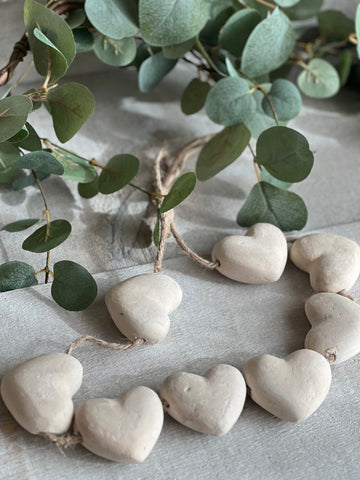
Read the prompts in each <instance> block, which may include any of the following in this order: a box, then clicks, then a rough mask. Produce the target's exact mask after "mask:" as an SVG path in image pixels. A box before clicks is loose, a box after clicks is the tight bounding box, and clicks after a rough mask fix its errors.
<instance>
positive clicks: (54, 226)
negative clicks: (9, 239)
mask: <svg viewBox="0 0 360 480" xmlns="http://www.w3.org/2000/svg"><path fill="white" fill-rule="evenodd" d="M70 233H71V224H70V223H69V222H68V221H67V220H53V221H52V222H50V224H49V225H43V226H42V227H40V228H38V229H37V230H35V232H34V233H32V234H31V235H30V237H28V238H26V239H25V240H24V242H23V244H22V248H23V249H24V250H28V251H29V252H34V253H43V252H48V251H49V250H52V249H53V248H56V247H58V246H59V245H60V244H61V243H63V242H64V241H65V240H66V239H67V237H68V236H69V235H70Z"/></svg>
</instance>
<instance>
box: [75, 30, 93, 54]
mask: <svg viewBox="0 0 360 480" xmlns="http://www.w3.org/2000/svg"><path fill="white" fill-rule="evenodd" d="M73 35H74V40H75V46H76V53H85V52H90V51H91V50H92V48H93V45H94V37H93V34H92V33H91V32H89V30H87V29H86V28H75V30H73Z"/></svg>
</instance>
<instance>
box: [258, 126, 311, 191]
mask: <svg viewBox="0 0 360 480" xmlns="http://www.w3.org/2000/svg"><path fill="white" fill-rule="evenodd" d="M256 161H257V163H258V164H259V165H262V166H264V167H265V168H266V170H267V171H268V172H269V173H270V174H271V175H272V176H273V177H275V178H277V179H279V180H282V181H284V182H301V180H304V178H306V177H307V176H308V175H309V173H310V171H311V169H312V167H313V164H314V155H313V153H312V152H311V150H310V149H309V144H308V141H307V140H306V138H305V137H304V136H303V135H301V133H299V132H297V131H296V130H293V129H292V128H288V127H272V128H269V129H268V130H265V131H264V132H263V133H262V134H261V135H260V137H259V138H258V141H257V145H256Z"/></svg>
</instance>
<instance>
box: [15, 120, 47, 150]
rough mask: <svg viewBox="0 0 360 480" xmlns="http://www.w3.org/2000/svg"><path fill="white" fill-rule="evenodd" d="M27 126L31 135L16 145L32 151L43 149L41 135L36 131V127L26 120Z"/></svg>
mask: <svg viewBox="0 0 360 480" xmlns="http://www.w3.org/2000/svg"><path fill="white" fill-rule="evenodd" d="M25 126H26V128H27V131H28V132H29V135H28V136H27V137H26V138H25V139H23V140H21V141H19V142H17V143H16V146H17V147H20V148H22V149H24V150H28V151H30V152H34V151H36V150H41V147H42V145H41V140H40V138H39V135H38V134H37V133H36V131H35V129H34V128H33V127H32V126H31V125H30V123H28V122H26V123H25Z"/></svg>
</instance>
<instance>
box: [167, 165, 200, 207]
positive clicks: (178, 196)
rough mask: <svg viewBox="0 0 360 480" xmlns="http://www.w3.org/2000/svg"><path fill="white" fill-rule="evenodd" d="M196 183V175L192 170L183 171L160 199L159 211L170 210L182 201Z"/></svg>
mask: <svg viewBox="0 0 360 480" xmlns="http://www.w3.org/2000/svg"><path fill="white" fill-rule="evenodd" d="M195 185H196V175H195V173H193V172H188V173H184V174H183V175H181V177H179V178H178V179H177V180H176V182H175V183H174V185H173V186H172V187H171V189H170V191H169V193H168V194H167V195H166V197H165V198H164V200H163V201H162V204H161V207H160V212H161V213H165V212H167V211H168V210H172V209H173V208H175V207H176V206H177V205H179V203H181V202H183V201H184V200H185V198H187V197H188V196H189V195H190V193H191V192H192V191H193V190H194V188H195Z"/></svg>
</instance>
